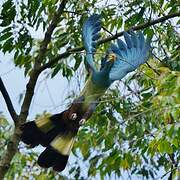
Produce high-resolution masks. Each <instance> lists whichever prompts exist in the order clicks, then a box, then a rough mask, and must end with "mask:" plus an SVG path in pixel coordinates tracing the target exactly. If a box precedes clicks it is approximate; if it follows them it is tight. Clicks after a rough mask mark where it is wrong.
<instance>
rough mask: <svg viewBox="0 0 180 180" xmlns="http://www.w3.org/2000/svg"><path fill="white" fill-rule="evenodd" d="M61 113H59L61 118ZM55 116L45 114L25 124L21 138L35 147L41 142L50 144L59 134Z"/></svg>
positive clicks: (44, 144)
mask: <svg viewBox="0 0 180 180" xmlns="http://www.w3.org/2000/svg"><path fill="white" fill-rule="evenodd" d="M60 117H61V114H59V118H60ZM52 119H53V116H49V115H45V116H43V117H41V118H38V119H37V120H35V121H30V122H27V123H25V124H23V125H22V126H21V127H20V129H21V131H22V133H21V140H22V141H23V142H24V143H25V144H27V145H28V146H29V147H31V148H33V147H35V146H37V145H39V144H41V145H43V146H48V144H49V143H50V142H51V141H52V140H53V139H54V138H55V137H56V135H57V134H58V130H57V128H55V126H54V124H53V121H52Z"/></svg>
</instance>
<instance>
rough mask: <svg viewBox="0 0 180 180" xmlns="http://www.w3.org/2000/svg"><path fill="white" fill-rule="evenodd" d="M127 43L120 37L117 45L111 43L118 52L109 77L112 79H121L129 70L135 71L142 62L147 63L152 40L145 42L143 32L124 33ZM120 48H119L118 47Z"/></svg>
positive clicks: (115, 51) (114, 50)
mask: <svg viewBox="0 0 180 180" xmlns="http://www.w3.org/2000/svg"><path fill="white" fill-rule="evenodd" d="M124 39H125V42H126V44H125V43H124V42H123V41H122V40H120V39H118V40H117V44H118V47H117V46H116V45H111V48H110V49H111V50H112V52H113V53H115V54H116V56H117V57H116V61H115V62H114V64H113V66H112V68H111V70H110V73H109V78H110V80H111V81H115V80H120V79H122V78H123V77H124V76H126V75H127V74H128V73H129V72H131V71H134V70H135V69H136V68H138V67H139V66H140V65H141V64H143V63H145V62H146V61H147V60H148V57H149V51H150V48H151V46H150V41H149V42H148V41H147V42H145V38H144V35H143V34H142V32H140V33H138V34H135V33H132V32H131V34H127V33H124ZM117 48H118V49H117Z"/></svg>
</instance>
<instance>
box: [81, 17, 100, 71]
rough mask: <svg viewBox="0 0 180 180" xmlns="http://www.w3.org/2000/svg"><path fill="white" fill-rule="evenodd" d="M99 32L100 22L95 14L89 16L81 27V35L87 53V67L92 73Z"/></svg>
mask: <svg viewBox="0 0 180 180" xmlns="http://www.w3.org/2000/svg"><path fill="white" fill-rule="evenodd" d="M100 30H101V20H100V16H99V15H97V14H94V15H92V16H90V17H89V18H88V19H87V21H86V22H85V23H84V25H83V31H82V35H83V44H84V47H85V50H86V53H87V55H86V62H87V63H88V67H89V68H90V69H91V70H93V71H95V65H94V62H93V59H94V57H93V53H94V52H95V51H96V46H97V40H98V39H99V38H100V33H99V32H100ZM88 70H89V69H88Z"/></svg>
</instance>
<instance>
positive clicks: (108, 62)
mask: <svg viewBox="0 0 180 180" xmlns="http://www.w3.org/2000/svg"><path fill="white" fill-rule="evenodd" d="M116 59H117V56H116V54H115V53H113V52H111V53H108V54H107V55H106V57H105V58H104V59H103V62H102V64H101V69H100V70H101V71H102V72H105V73H109V71H110V70H111V67H112V65H113V64H114V62H115V61H116Z"/></svg>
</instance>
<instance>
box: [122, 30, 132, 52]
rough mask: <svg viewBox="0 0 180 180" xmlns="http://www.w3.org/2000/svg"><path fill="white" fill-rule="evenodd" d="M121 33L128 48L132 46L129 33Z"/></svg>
mask: <svg viewBox="0 0 180 180" xmlns="http://www.w3.org/2000/svg"><path fill="white" fill-rule="evenodd" d="M123 34H124V39H125V41H126V44H127V47H128V48H129V49H130V48H132V46H133V44H132V40H131V37H130V35H129V34H128V33H127V32H124V33H123Z"/></svg>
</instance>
